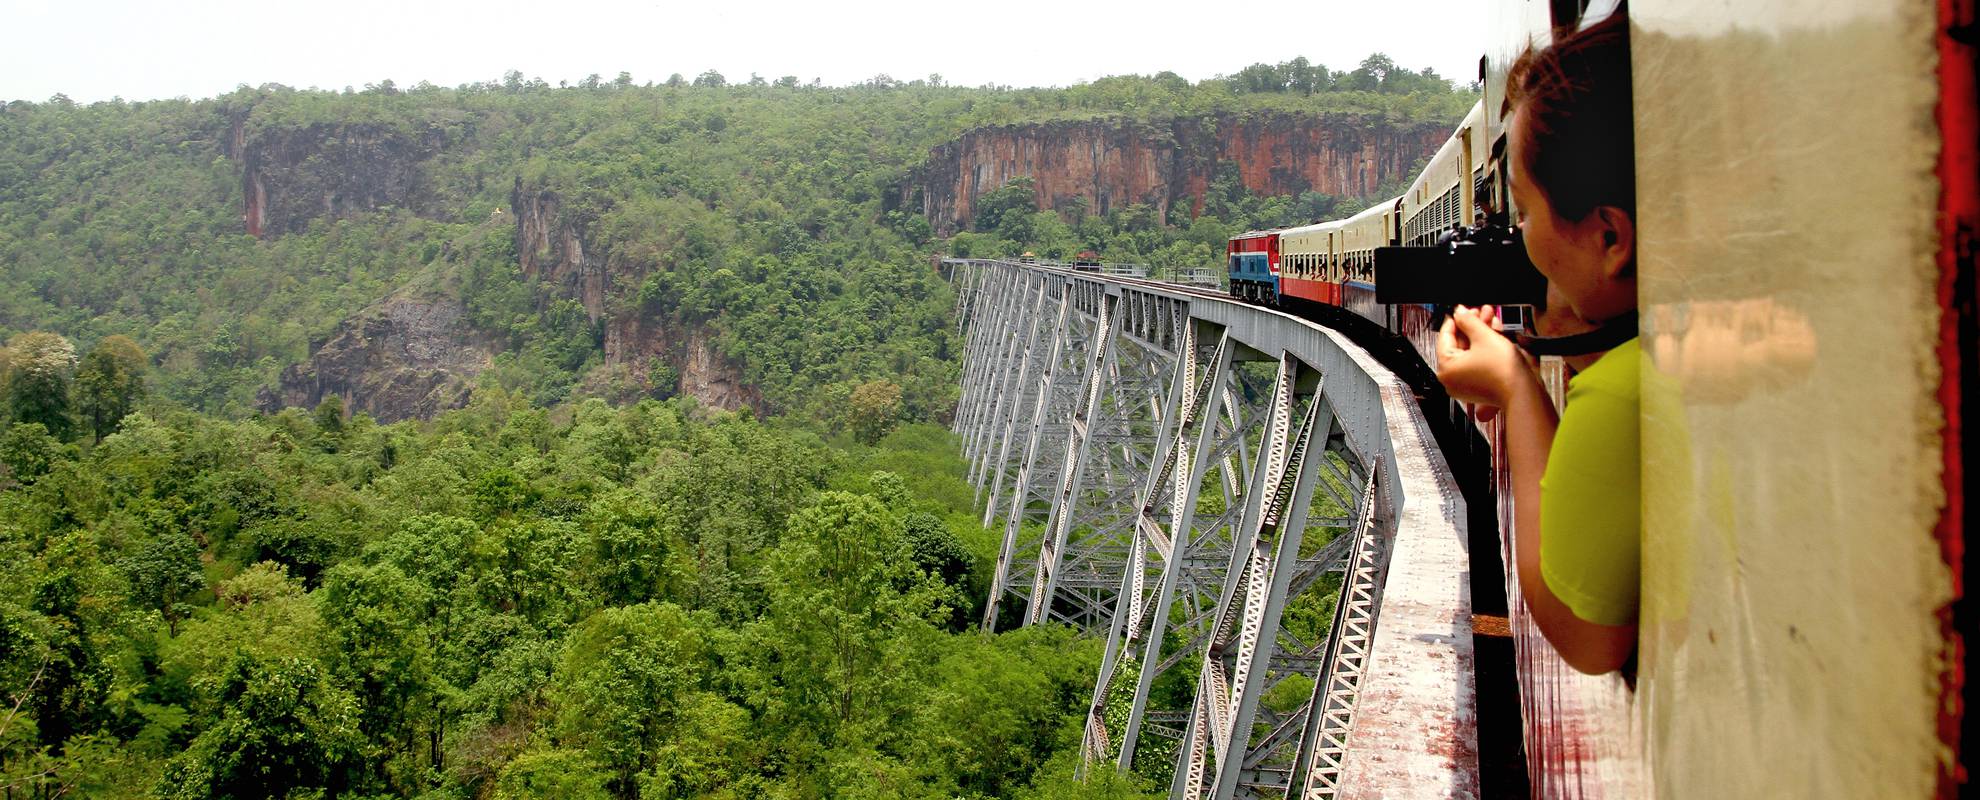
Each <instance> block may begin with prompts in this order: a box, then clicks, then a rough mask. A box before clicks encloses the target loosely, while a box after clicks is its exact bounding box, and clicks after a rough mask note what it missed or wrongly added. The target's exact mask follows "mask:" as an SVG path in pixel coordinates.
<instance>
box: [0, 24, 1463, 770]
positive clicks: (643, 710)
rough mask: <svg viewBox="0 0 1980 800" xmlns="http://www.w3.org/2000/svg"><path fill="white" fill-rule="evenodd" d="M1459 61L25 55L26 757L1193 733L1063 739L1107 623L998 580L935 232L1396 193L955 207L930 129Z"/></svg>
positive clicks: (1045, 740)
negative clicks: (755, 75) (50, 65)
mask: <svg viewBox="0 0 1980 800" xmlns="http://www.w3.org/2000/svg"><path fill="white" fill-rule="evenodd" d="M1472 100H1473V96H1472V95H1471V94H1470V93H1468V92H1467V91H1464V90H1462V89H1453V88H1452V87H1450V86H1449V85H1448V84H1446V83H1445V82H1443V81H1441V80H1440V79H1437V78H1436V77H1435V76H1434V75H1428V74H1425V73H1416V72H1410V71H1407V70H1402V69H1398V68H1396V67H1394V65H1392V64H1388V63H1387V61H1386V59H1380V58H1379V57H1377V58H1371V59H1370V60H1369V61H1368V62H1365V63H1364V64H1363V65H1362V67H1361V68H1360V69H1356V70H1351V71H1342V72H1330V71H1328V70H1326V69H1324V68H1319V67H1315V66H1312V65H1308V64H1306V63H1305V62H1304V61H1296V62H1291V63H1288V64H1280V65H1276V66H1273V65H1256V66H1254V67H1252V68H1248V69H1246V70H1244V71H1243V72H1240V73H1238V74H1236V75H1233V76H1230V77H1227V78H1219V79H1214V80H1207V81H1203V82H1201V83H1197V84H1191V83H1189V82H1187V81H1183V80H1182V79H1180V78H1177V77H1175V76H1173V75H1167V74H1163V75H1158V76H1154V77H1122V78H1109V79H1105V80H1102V81H1097V82H1094V83H1092V84H1085V85H1081V86H1077V87H1073V88H1069V89H1026V90H1010V89H1002V88H960V87H950V86H945V85H942V84H941V82H940V80H939V78H931V79H929V80H922V81H913V82H906V83H903V82H898V81H894V80H892V79H887V78H885V77H884V76H883V77H880V78H876V79H874V80H872V81H869V82H867V83H866V84H862V85H859V86H852V87H824V86H816V85H801V84H799V83H798V82H797V81H796V80H795V79H781V80H776V81H766V80H760V79H759V80H751V81H749V82H747V83H740V82H739V83H736V84H731V83H729V82H728V81H727V80H725V79H724V78H723V77H722V76H719V75H715V74H713V73H709V74H704V75H702V76H700V77H698V78H696V79H694V80H692V81H690V80H686V79H682V78H680V77H679V76H676V77H675V78H674V79H671V80H668V81H664V82H660V83H656V84H650V85H637V84H635V83H634V82H633V81H632V80H631V78H630V76H623V75H622V76H621V77H620V79H619V80H616V81H608V80H602V79H590V80H586V81H584V82H582V83H581V84H579V85H576V86H569V87H564V86H555V87H553V86H549V85H546V84H544V83H542V82H541V81H529V80H524V79H523V78H522V76H520V75H518V74H513V73H512V74H511V75H510V76H508V77H507V78H506V79H505V80H503V81H500V82H491V83H487V84H475V85H468V86H462V87H456V88H439V87H433V86H427V85H421V86H418V87H414V88H411V89H401V88H398V87H394V86H392V85H390V84H384V85H378V86H371V87H366V88H365V89H364V90H362V91H349V90H347V91H344V92H327V91H297V90H292V89H287V88H282V87H273V86H269V87H261V88H243V89H241V90H239V91H237V92H235V93H233V94H230V95H227V96H224V97H219V98H213V99H205V100H196V101H189V100H171V101H158V102H146V103H123V102H111V103H97V104H92V105H76V104H73V103H69V102H67V101H66V100H64V99H63V98H60V97H57V98H54V99H51V100H50V101H47V102H33V103H30V102H13V103H8V104H6V105H4V106H0V339H3V340H4V341H5V343H6V345H5V347H0V790H4V792H5V794H6V795H7V796H8V797H43V798H45V797H58V796H84V797H169V798H204V797H236V798H248V797H255V798H260V797H426V798H460V799H462V800H465V799H466V798H553V797H555V798H608V797H609V798H634V797H641V798H668V797H709V798H759V797H769V798H826V797H847V798H852V797H861V798H865V797H925V798H957V797H971V798H978V797H981V798H988V797H1012V796H1017V797H1109V796H1114V797H1139V796H1143V795H1144V793H1146V792H1150V791H1153V790H1155V788H1156V787H1157V786H1158V785H1161V784H1162V782H1163V781H1162V778H1163V776H1162V772H1163V769H1164V768H1165V767H1164V765H1163V764H1162V763H1161V759H1158V758H1151V759H1147V761H1148V763H1147V764H1144V765H1142V767H1140V769H1141V771H1143V772H1145V773H1146V774H1137V775H1135V776H1130V777H1128V778H1114V777H1112V776H1111V775H1102V776H1101V777H1100V778H1099V779H1097V780H1096V781H1095V782H1091V783H1088V784H1085V785H1083V786H1074V787H1073V788H1070V789H1069V788H1066V784H1067V783H1068V782H1069V780H1070V776H1071V774H1072V768H1073V758H1074V757H1075V751H1076V749H1077V744H1078V742H1079V736H1080V734H1079V730H1078V725H1079V723H1080V720H1081V719H1082V718H1083V713H1084V711H1083V708H1084V706H1085V704H1086V703H1087V701H1088V699H1089V696H1090V694H1089V693H1090V692H1091V691H1092V686H1091V681H1092V680H1093V677H1094V672H1095V670H1096V665H1097V662H1098V660H1099V653H1098V643H1097V642H1093V641H1090V640H1079V639H1077V638H1075V637H1074V636H1073V635H1072V634H1071V633H1070V632H1068V631H1065V630H1060V629H1055V628H1051V627H1040V628H1034V629H1025V630H1021V631H1012V632H1003V633H996V634H983V633H980V632H978V631H976V630H974V628H973V626H972V624H971V623H972V622H973V621H974V620H976V619H980V615H981V612H982V608H981V604H982V603H983V602H984V595H985V592H986V586H985V584H986V583H987V575H986V572H987V571H988V570H989V568H990V565H991V562H992V560H993V558H994V556H995V551H996V548H997V546H998V543H997V541H996V539H995V537H993V535H992V534H991V533H990V532H988V531H985V530H984V529H982V528H981V527H979V524H978V522H979V521H978V517H977V510H976V509H974V508H973V506H972V504H973V502H974V497H973V492H972V489H971V487H969V485H968V484H967V483H966V482H965V481H964V479H963V466H962V464H961V463H960V461H959V459H958V457H957V455H956V448H955V445H954V442H953V440H952V439H951V437H949V436H948V435H947V434H946V433H945V432H944V431H943V430H942V423H944V422H945V421H946V420H947V419H948V417H949V416H950V415H951V414H952V413H953V404H954V402H955V391H956V390H955V383H956V375H955V370H956V363H957V358H958V355H959V354H958V352H957V348H958V347H959V342H960V340H959V338H958V335H957V333H956V331H955V330H954V327H955V321H954V318H953V313H952V307H953V304H954V295H953V292H952V290H951V289H950V288H949V287H948V286H947V285H946V283H945V282H944V281H943V279H942V277H941V275H940V274H939V273H938V272H937V271H936V270H935V269H934V266H933V264H934V261H933V259H934V256H936V255H937V254H939V253H965V254H968V253H974V254H1000V255H1002V254H1012V253H1015V252H1018V251H1021V250H1024V249H1036V250H1039V251H1040V252H1064V251H1068V250H1076V249H1093V250H1096V251H1099V252H1100V253H1102V254H1103V255H1105V256H1106V257H1109V258H1112V259H1117V260H1134V261H1146V262H1153V263H1157V264H1170V265H1181V264H1188V265H1195V264H1197V263H1206V262H1207V263H1211V264H1214V262H1215V260H1216V252H1217V250H1218V249H1219V248H1220V247H1221V244H1222V242H1223V240H1224V238H1225V237H1227V236H1228V235H1230V233H1232V232H1233V231H1237V230H1241V229H1244V228H1249V227H1256V226H1262V225H1277V224H1287V223H1292V222H1298V221H1303V220H1307V219H1312V218H1315V217H1319V216H1324V215H1326V214H1329V213H1332V212H1333V211H1335V210H1337V209H1339V208H1343V207H1352V205H1351V204H1352V203H1355V202H1358V201H1359V200H1360V199H1361V198H1351V197H1336V196H1332V195H1328V194H1326V193H1323V192H1319V191H1310V190H1309V191H1303V192H1287V193H1283V194H1278V195H1266V194H1261V193H1260V192H1259V191H1256V190H1255V187H1253V186H1251V185H1250V184H1248V183H1247V180H1248V179H1247V177H1246V176H1245V175H1244V174H1243V171H1242V170H1240V169H1238V168H1237V165H1235V164H1231V165H1225V166H1221V167H1220V166H1217V165H1215V164H1212V165H1209V167H1207V168H1206V170H1205V171H1204V172H1203V174H1204V175H1206V176H1210V177H1209V178H1208V179H1207V180H1206V182H1205V184H1204V186H1203V191H1202V192H1201V193H1200V195H1196V196H1191V197H1189V198H1187V199H1188V202H1180V201H1181V200H1182V199H1184V198H1181V197H1167V196H1165V197H1167V200H1171V201H1176V202H1171V204H1170V205H1169V207H1168V213H1166V214H1162V213H1156V212H1155V211H1154V209H1153V207H1152V206H1150V205H1148V204H1146V203H1142V202H1139V201H1134V202H1124V203H1122V204H1120V205H1117V206H1112V207H1109V208H1107V209H1105V210H1104V211H1102V210H1101V209H1098V208H1081V207H1077V206H1078V204H1077V203H1072V204H1070V205H1071V206H1072V207H1066V206H1061V205H1059V204H1057V203H1056V201H1054V200H1053V199H1052V198H1049V197H1041V196H1040V194H1039V193H1038V191H1037V190H1036V185H1035V183H1033V182H1030V181H1028V180H1027V179H1025V178H1022V177H1020V178H1017V179H1015V180H1011V181H1008V182H1007V183H1005V184H1003V185H1000V186H999V187H996V188H994V189H991V190H988V191H984V192H981V193H980V194H979V195H977V196H976V197H974V198H972V203H973V205H972V206H971V208H972V213H971V216H970V218H969V219H968V220H966V222H967V223H968V225H967V227H969V228H972V229H973V230H964V231H960V232H956V233H954V234H953V235H952V236H948V237H942V236H937V235H936V226H935V225H932V224H931V222H930V220H929V219H927V218H926V217H925V216H924V215H923V214H921V213H920V211H919V210H918V209H919V206H917V205H915V204H914V203H913V202H912V199H913V198H912V195H913V194H914V192H915V180H916V176H917V175H918V174H923V172H925V168H926V166H927V164H928V163H929V160H930V159H931V157H932V155H931V154H933V153H934V152H935V151H936V150H937V149H938V148H940V147H941V146H942V145H944V144H945V143H949V142H954V141H957V140H958V139H959V137H962V136H964V135H965V133H966V132H969V131H977V130H983V129H988V128H996V127H998V126H1006V127H1008V126H1012V125H1017V124H1034V123H1051V124H1058V123H1062V122H1063V123H1067V124H1072V123H1077V122H1079V121H1081V120H1090V119H1095V118H1098V119H1104V120H1106V123H1105V124H1106V125H1108V126H1110V128H1109V130H1116V131H1118V130H1126V129H1147V130H1158V129H1161V128H1162V125H1169V126H1170V127H1169V129H1175V127H1174V125H1173V124H1172V123H1174V121H1176V120H1195V121H1196V122H1192V123H1190V124H1191V125H1194V126H1196V127H1195V128H1193V129H1203V130H1214V129H1217V128H1218V126H1222V125H1227V124H1235V121H1242V120H1247V119H1257V118H1258V116H1257V115H1287V114H1293V115H1312V116H1314V117H1316V118H1325V119H1326V120H1329V121H1328V122H1327V124H1328V125H1336V126H1349V127H1352V126H1361V127H1363V128H1367V129H1371V130H1372V129H1376V128H1380V127H1382V126H1403V125H1414V126H1424V125H1428V126H1436V125H1448V124H1449V123H1450V122H1451V121H1452V120H1454V119H1455V118H1456V116H1457V114H1458V113H1459V112H1461V111H1462V110H1463V108H1464V107H1465V106H1467V105H1468V104H1469V103H1470V102H1472ZM1274 118H1275V119H1278V118H1283V117H1282V116H1278V117H1274ZM1157 121H1162V124H1161V125H1157V124H1154V123H1156V122H1157ZM1136 126H1139V127H1138V128H1137V127H1136ZM1203 126H1208V128H1204V127H1203ZM1342 129H1343V130H1345V129H1346V128H1342ZM1110 135H1111V134H1110ZM1176 185H1179V186H1187V182H1181V183H1177V184H1176ZM1282 188H1283V187H1282ZM1380 188H1381V189H1384V190H1386V189H1389V188H1391V187H1386V186H1385V187H1380ZM1129 200H1132V198H1129ZM1041 205H1042V206H1043V207H1041ZM1178 209H1181V210H1180V211H1179V210H1178ZM1199 212H1200V213H1199ZM1179 680H1180V679H1179ZM1176 688H1177V687H1165V686H1158V687H1157V690H1158V693H1164V692H1167V693H1171V694H1173V691H1174V690H1175V689H1176ZM1157 701H1158V702H1167V703H1169V704H1170V705H1175V704H1178V703H1180V701H1179V700H1176V699H1175V698H1173V697H1163V698H1157ZM1103 772H1104V771H1103Z"/></svg>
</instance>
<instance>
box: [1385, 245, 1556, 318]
mask: <svg viewBox="0 0 1980 800" xmlns="http://www.w3.org/2000/svg"><path fill="white" fill-rule="evenodd" d="M1375 300H1376V302H1379V303H1386V304H1389V305H1401V304H1405V303H1422V304H1426V305H1443V306H1455V305H1467V306H1482V305H1488V304H1489V305H1508V306H1510V305H1529V306H1536V307H1538V306H1545V305H1546V302H1547V278H1546V277H1545V276H1543V275H1541V274H1540V271H1539V270H1537V269H1534V268H1533V262H1532V260H1530V259H1528V258H1527V257H1526V243H1525V242H1524V241H1522V240H1521V239H1520V234H1519V231H1518V230H1517V229H1515V228H1510V227H1506V226H1502V225H1482V226H1479V227H1476V228H1460V229H1457V230H1454V231H1453V232H1452V233H1451V234H1447V235H1446V236H1445V239H1444V241H1443V242H1440V243H1438V244H1436V245H1432V246H1430V247H1377V248H1375Z"/></svg>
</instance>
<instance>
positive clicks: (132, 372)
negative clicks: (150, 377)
mask: <svg viewBox="0 0 1980 800" xmlns="http://www.w3.org/2000/svg"><path fill="white" fill-rule="evenodd" d="M149 366H150V359H148V358H146V357H145V354H144V350H143V349H141V348H139V347H138V344H137V342H134V341H131V339H130V337H128V336H106V337H104V338H103V341H100V342H97V343H96V347H94V348H92V349H91V350H90V351H89V355H86V356H83V360H82V365H81V366H79V367H77V368H76V405H77V407H78V409H79V410H80V411H81V412H82V416H83V424H85V425H87V426H89V431H90V435H91V436H93V437H94V438H95V439H97V440H99V441H100V440H102V438H103V437H105V436H108V435H110V434H111V433H112V432H114V431H116V430H117V426H118V425H119V424H120V423H122V422H123V419H124V417H125V416H126V415H128V414H130V413H131V411H132V410H133V409H134V408H136V406H137V402H138V401H139V400H141V399H143V398H144V394H145V388H144V380H145V373H146V372H147V371H148V367H149Z"/></svg>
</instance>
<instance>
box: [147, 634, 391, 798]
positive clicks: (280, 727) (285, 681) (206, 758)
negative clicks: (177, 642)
mask: <svg viewBox="0 0 1980 800" xmlns="http://www.w3.org/2000/svg"><path fill="white" fill-rule="evenodd" d="M209 680H211V682H212V685H213V686H212V690H213V692H214V694H215V695H216V697H217V699H218V701H219V704H220V707H221V709H222V711H221V717H220V720H219V722H217V723H216V724H214V725H213V726H212V727H209V728H207V729H206V730H205V731H202V732H201V733H200V734H199V735H198V736H197V737H194V739H193V740H192V743H191V744H189V745H187V747H186V750H185V752H184V753H182V754H180V755H179V756H178V757H177V758H174V759H172V762H171V764H170V765H168V766H167V768H166V770H165V775H164V779H163V780H162V781H161V782H160V784H159V787H158V794H159V795H161V796H164V797H166V798H171V800H180V798H184V800H195V799H196V798H198V799H201V800H203V799H204V798H210V797H233V798H283V797H290V796H293V793H295V792H298V791H309V790H322V789H328V790H331V791H332V792H335V791H336V790H339V789H342V788H343V787H344V786H345V785H346V784H347V783H348V781H349V774H348V773H349V770H350V769H351V767H352V766H353V765H354V764H355V762H356V761H357V759H358V755H359V753H360V752H361V747H362V744H363V738H362V735H361V734H360V733H359V731H358V727H357V717H358V709H357V702H356V701H355V700H353V699H352V698H351V696H350V695H349V694H347V693H345V692H343V691H341V690H339V689H338V688H337V687H336V686H334V685H333V684H332V683H331V682H330V680H329V677H328V676H327V675H326V674H325V673H324V670H323V669H322V668H321V667H320V666H318V665H317V664H316V663H314V662H311V661H307V660H304V659H300V658H293V657H276V658H263V657H259V656H255V655H251V654H248V653H241V654H239V655H237V656H235V657H234V658H233V659H232V660H231V661H229V662H228V663H227V665H226V667H225V668H224V670H223V671H222V672H221V673H220V674H219V675H217V676H214V677H213V678H211V679H209Z"/></svg>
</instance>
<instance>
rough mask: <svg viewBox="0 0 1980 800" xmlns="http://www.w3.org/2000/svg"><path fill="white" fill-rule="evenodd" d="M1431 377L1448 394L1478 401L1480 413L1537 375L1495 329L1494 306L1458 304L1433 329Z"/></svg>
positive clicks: (1529, 385)
mask: <svg viewBox="0 0 1980 800" xmlns="http://www.w3.org/2000/svg"><path fill="white" fill-rule="evenodd" d="M1437 380H1439V381H1442V382H1443V384H1444V391H1446V392H1449V393H1450V395H1451V398H1452V399H1455V400H1459V401H1462V402H1466V403H1474V404H1477V405H1478V406H1480V408H1479V409H1478V412H1479V416H1480V418H1481V419H1490V418H1491V416H1492V415H1493V414H1495V413H1497V410H1498V409H1501V408H1504V407H1506V404H1507V403H1509V402H1511V400H1512V397H1513V395H1514V394H1515V393H1517V392H1520V391H1523V390H1526V389H1529V388H1533V387H1534V386H1537V385H1538V383H1539V378H1538V377H1536V376H1535V375H1534V374H1533V371H1532V369H1531V368H1530V367H1529V366H1528V365H1527V363H1526V359H1525V357H1524V355H1523V354H1522V353H1521V352H1520V350H1519V346H1518V345H1516V344H1513V342H1512V340H1511V339H1507V338H1506V337H1505V334H1502V333H1499V310H1498V309H1497V308H1494V307H1492V306H1485V307H1483V308H1469V307H1466V306H1458V307H1457V310H1456V311H1454V312H1452V313H1451V318H1450V319H1447V320H1444V326H1443V327H1442V328H1441V329H1439V330H1438V331H1437Z"/></svg>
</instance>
